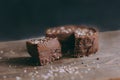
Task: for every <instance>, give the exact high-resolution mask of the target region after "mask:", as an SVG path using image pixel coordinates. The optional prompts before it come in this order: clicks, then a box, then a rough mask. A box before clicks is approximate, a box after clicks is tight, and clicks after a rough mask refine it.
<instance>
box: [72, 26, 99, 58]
mask: <svg viewBox="0 0 120 80" xmlns="http://www.w3.org/2000/svg"><path fill="white" fill-rule="evenodd" d="M74 35H75V48H74V57H82V56H88V55H90V54H92V53H96V52H97V51H98V31H97V30H96V29H94V28H89V27H86V26H80V27H78V28H77V29H76V30H75V32H74Z"/></svg>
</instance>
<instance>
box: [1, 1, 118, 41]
mask: <svg viewBox="0 0 120 80" xmlns="http://www.w3.org/2000/svg"><path fill="white" fill-rule="evenodd" d="M65 24H90V25H96V26H97V27H98V29H100V31H111V30H119V29H120V0H0V40H1V41H3V40H19V39H25V38H32V37H38V36H40V35H43V34H44V31H45V29H46V28H47V27H52V26H59V25H65Z"/></svg>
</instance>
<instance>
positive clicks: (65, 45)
mask: <svg viewBox="0 0 120 80" xmlns="http://www.w3.org/2000/svg"><path fill="white" fill-rule="evenodd" d="M76 28H77V26H74V25H65V26H59V27H54V28H49V29H47V30H46V36H47V37H52V38H54V37H57V38H58V40H59V41H60V43H61V45H62V53H63V54H64V53H65V54H64V55H66V54H67V53H69V52H71V53H73V51H74V44H75V43H74V42H75V40H74V39H75V38H74V30H75V29H76Z"/></svg>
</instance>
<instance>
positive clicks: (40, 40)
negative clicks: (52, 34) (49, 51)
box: [30, 37, 57, 44]
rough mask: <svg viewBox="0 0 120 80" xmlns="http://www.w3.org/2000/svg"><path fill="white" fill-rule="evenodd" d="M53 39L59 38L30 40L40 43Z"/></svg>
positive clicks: (33, 42)
mask: <svg viewBox="0 0 120 80" xmlns="http://www.w3.org/2000/svg"><path fill="white" fill-rule="evenodd" d="M53 39H57V38H49V37H46V38H42V39H33V40H30V42H31V43H32V44H38V43H45V42H48V41H49V40H53Z"/></svg>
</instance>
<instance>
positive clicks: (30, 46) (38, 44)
mask: <svg viewBox="0 0 120 80" xmlns="http://www.w3.org/2000/svg"><path fill="white" fill-rule="evenodd" d="M26 46H27V50H28V52H29V54H30V55H31V56H32V57H34V58H38V59H39V62H40V65H45V64H47V63H51V62H53V61H54V60H56V59H59V58H60V57H62V54H61V45H60V43H59V41H58V39H57V38H48V37H46V38H44V39H39V40H30V41H27V42H26Z"/></svg>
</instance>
